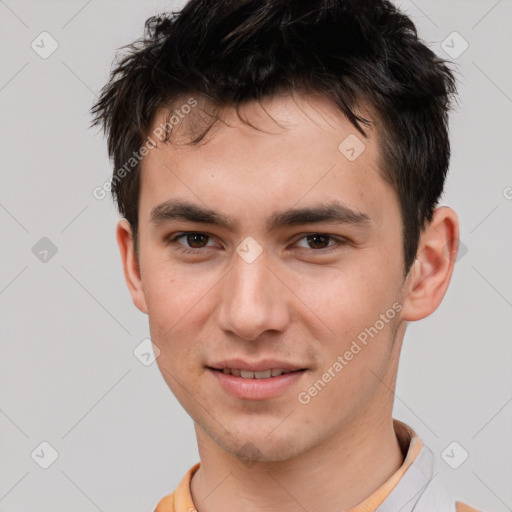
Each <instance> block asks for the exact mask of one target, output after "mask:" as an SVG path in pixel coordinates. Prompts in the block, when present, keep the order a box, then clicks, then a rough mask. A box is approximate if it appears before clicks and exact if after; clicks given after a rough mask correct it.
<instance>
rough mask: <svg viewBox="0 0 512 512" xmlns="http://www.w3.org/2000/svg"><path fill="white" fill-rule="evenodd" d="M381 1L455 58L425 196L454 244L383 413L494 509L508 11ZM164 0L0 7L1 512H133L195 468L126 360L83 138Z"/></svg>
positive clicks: (510, 81)
mask: <svg viewBox="0 0 512 512" xmlns="http://www.w3.org/2000/svg"><path fill="white" fill-rule="evenodd" d="M399 4H400V6H402V8H403V9H404V10H405V11H406V12H407V13H408V14H409V15H410V16H411V17H412V19H413V21H414V22H415V23H416V25H417V27H418V31H419V33H420V35H421V37H422V38H423V39H424V40H425V41H426V43H427V44H428V45H429V46H430V47H431V48H432V49H433V50H434V51H436V53H438V54H439V55H441V56H443V57H444V58H448V55H446V54H445V53H444V50H443V49H442V47H441V43H442V41H443V40H445V39H446V38H447V37H448V36H449V35H450V34H451V33H452V32H453V31H457V32H458V33H459V34H460V35H461V36H462V37H463V38H464V39H465V40H466V41H467V42H468V44H469V47H468V49H467V50H466V51H465V52H464V53H463V54H462V55H460V56H459V57H457V58H456V59H454V60H455V62H457V64H458V66H459V72H460V73H461V75H459V76H458V79H459V88H460V96H459V102H460V105H459V106H458V107H457V110H456V112H454V113H452V117H451V139H452V148H453V157H452V162H451V174H450V176H449V178H448V182H447V187H446V193H445V196H444V198H443V201H442V204H447V205H450V206H452V207H453V208H454V209H455V210H456V211H457V212H458V214H459V218H460V222H461V240H462V243H463V244H464V247H465V249H463V251H462V253H461V257H460V258H459V261H458V262H457V264H456V268H455V273H454V277H453V281H452V284H451V287H450V289H449V291H448V293H447V296H446V298H445V300H444V302H443V304H442V305H441V307H440V308H439V309H438V310H437V311H436V312H435V313H434V314H433V315H432V316H431V317H429V318H428V319H425V320H423V321H421V322H419V323H415V324H411V325H410V326H409V329H408V332H407V334H406V340H405V344H404V349H403V354H402V359H401V363H400V370H399V377H398V386H397V390H396V406H395V411H394V416H395V417H397V418H399V419H401V420H403V421H405V422H406V423H408V424H410V425H411V426H412V427H413V428H414V429H415V430H416V431H417V432H418V434H419V435H420V436H421V437H422V438H423V440H424V442H425V443H426V444H427V445H428V446H430V447H431V448H432V449H433V451H434V453H435V454H436V459H437V460H436V464H437V466H436V467H437V469H436V471H439V475H438V476H437V477H436V478H441V479H443V480H444V481H445V482H446V483H447V485H448V486H450V487H452V488H453V489H454V491H455V492H456V494H457V495H458V496H459V498H460V499H461V500H463V501H466V502H467V503H469V504H471V505H473V506H475V507H477V508H481V509H483V510H484V511H489V512H490V511H496V512H504V511H506V510H512V508H511V507H512V485H511V484H512V456H511V455H512V435H511V425H512V385H511V380H512V372H511V351H512V349H511V343H510V341H511V337H510V334H511V330H512V329H511V308H512V286H511V284H512V283H511V281H512V279H511V264H510V263H511V261H512V259H511V237H510V233H511V209H512V200H511V199H510V198H511V197H512V189H511V188H510V187H512V176H511V173H510V163H511V161H512V159H511V152H512V149H511V146H512V123H511V113H512V71H511V64H510V57H511V55H512V52H511V50H512V35H511V30H510V20H511V19H512V0H500V1H495V0H489V1H487V0H485V1H484V0H479V1H468V0H464V1H450V2H441V1H427V0H415V1H414V2H412V1H403V2H400V3H399ZM181 5H182V2H176V3H174V4H173V3H171V2H168V1H167V2H164V1H145V2H142V1H137V2H134V1H122V2H121V1H118V2H116V1H100V0H92V1H88V2H86V1H84V0H80V1H67V2H65V1H53V2H50V1H25V0H5V1H4V0H0V48H1V52H0V59H1V62H0V69H1V74H0V111H1V126H0V129H1V133H0V141H1V151H0V171H1V174H2V175H1V192H0V226H1V240H2V264H1V265H0V311H1V319H2V322H1V340H2V341H1V343H2V345H1V348H2V351H1V357H0V439H1V445H0V450H1V451H0V510H1V511H9V512H21V511H28V510H37V511H39V512H46V511H48V512H49V511H52V512H58V511H64V510H69V509H70V508H72V509H73V510H74V511H75V512H86V511H87V512H88V511H95V510H101V511H105V512H106V511H119V510H125V511H126V512H130V511H152V510H153V508H154V506H155V505H156V503H157V502H158V500H159V499H160V498H161V497H163V496H164V495H165V494H167V493H169V492H171V491H173V490H174V488H175V486H176V485H177V483H178V481H179V480H180V479H181V477H182V476H183V474H184V473H185V471H186V470H188V468H189V467H190V466H192V464H194V463H195V462H196V461H197V460H198V453H197V449H196V446H195V437H194V433H193V428H192V427H193V425H192V421H191V420H190V419H189V418H188V416H187V415H186V414H185V413H184V412H183V410H182V409H181V407H180V406H179V404H178V403H177V401H176V400H175V399H174V397H173V396H172V394H171V392H170V391H169V390H168V388H167V386H166V385H165V383H164V381H163V379H162V377H161V376H160V373H159V371H158V368H157V366H156V364H152V365H151V366H147V367H146V366H144V365H143V364H142V363H141V362H140V361H139V360H138V359H137V358H136V357H134V354H133V350H134V348H135V347H136V346H137V345H139V343H140V342H141V340H143V339H144V338H146V337H147V336H148V335H149V330H148V327H147V318H146V317H145V316H144V315H143V314H141V313H140V312H139V311H138V310H137V309H136V308H135V306H133V304H132V302H131V299H130V296H129V294H128V291H127V289H126V288H125V284H124V281H123V277H122V271H121V265H120V260H119V255H118V250H117V245H116V243H115V238H114V229H115V223H116V220H117V213H116V211H115V208H114V206H113V204H112V201H111V199H110V198H109V197H107V198H106V199H103V200H97V199H95V198H94V197H93V195H92V190H93V189H94V188H95V187H96V186H101V185H102V184H103V183H104V182H105V180H107V179H108V177H109V175H110V173H111V168H110V165H109V161H108V158H107V154H106V146H105V142H104V140H103V139H102V136H101V135H100V134H97V132H96V131H95V130H90V129H88V128H87V126H88V123H89V120H90V117H89V115H88V109H89V108H90V107H91V105H92V103H93V100H94V96H95V94H97V92H98V91H99V89H100V87H101V86H102V85H103V84H104V83H105V81H106V80H107V77H108V72H109V69H110V64H111V62H112V59H113V57H114V52H115V49H116V48H118V47H120V46H121V45H123V44H127V43H129V42H131V41H133V40H134V39H135V38H137V37H138V36H140V35H141V33H142V27H143V22H144V21H145V20H146V18H147V17H149V16H150V15H152V14H155V13H158V12H161V11H164V10H167V9H171V8H174V9H178V8H179V7H180V6H181ZM42 31H47V32H49V33H50V34H51V36H52V37H53V38H54V39H55V40H56V41H57V42H58V44H59V47H58V49H57V50H56V51H55V53H53V54H52V55H51V56H50V57H49V58H47V59H42V58H41V57H40V56H39V55H38V54H37V53H36V52H35V51H34V50H33V49H32V48H31V43H32V41H33V40H34V39H36V38H37V37H38V35H39V34H40V33H41V32H42ZM448 41H450V39H449V40H448ZM457 45H459V43H455V49H457V48H460V46H457ZM46 48H48V46H46ZM507 187H508V188H507ZM42 237H47V238H48V239H50V240H51V241H52V243H53V244H55V246H56V247H57V253H56V254H55V255H53V256H52V257H51V253H49V254H48V256H47V261H46V262H43V261H40V259H39V257H43V256H42V255H41V253H40V254H39V257H36V254H34V253H33V251H32V248H33V247H34V246H35V245H36V244H37V243H38V241H39V240H40V239H41V238H42ZM43 243H44V242H43ZM37 247H39V246H36V248H37ZM466 249H467V252H465V253H464V251H465V250H466ZM39 250H41V249H39ZM35 252H36V253H37V251H35ZM43 441H46V442H48V443H50V445H52V446H53V447H54V448H55V450H56V451H57V452H58V454H59V457H58V459H57V460H56V461H55V462H54V463H53V464H52V465H51V466H50V467H49V468H48V469H42V468H41V467H40V466H39V465H38V464H37V463H36V462H35V460H33V458H31V453H32V452H33V450H34V449H36V448H37V447H38V446H39V445H40V443H41V442H43ZM452 441H457V442H458V443H459V444H460V445H461V446H462V447H464V449H465V450H467V451H468V453H469V458H468V459H467V460H466V461H465V462H464V463H463V464H462V465H461V466H460V467H459V468H458V469H452V468H451V467H449V466H448V465H447V464H446V462H445V461H444V460H443V458H442V457H441V453H442V452H443V450H444V449H445V448H446V447H447V446H448V445H449V444H450V443H451V442H452ZM48 454H49V452H48V450H46V451H45V452H44V456H43V455H41V454H40V460H42V459H44V457H48V456H49V455H48ZM457 456H458V455H457ZM35 458H36V460H37V457H35Z"/></svg>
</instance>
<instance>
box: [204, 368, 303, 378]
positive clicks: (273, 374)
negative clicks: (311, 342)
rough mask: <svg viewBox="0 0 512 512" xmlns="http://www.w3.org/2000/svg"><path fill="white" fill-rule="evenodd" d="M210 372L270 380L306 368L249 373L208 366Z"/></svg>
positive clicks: (247, 371)
mask: <svg viewBox="0 0 512 512" xmlns="http://www.w3.org/2000/svg"><path fill="white" fill-rule="evenodd" d="M207 368H209V369H210V370H214V371H216V372H221V373H223V374H224V375H233V376H234V377H240V378H242V379H271V378H273V377H279V376H280V375H286V374H288V373H296V372H304V371H306V368H299V369H298V370H283V369H281V368H270V369H267V370H261V371H250V370H242V369H240V368H213V367H211V366H208V367H207Z"/></svg>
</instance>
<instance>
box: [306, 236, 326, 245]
mask: <svg viewBox="0 0 512 512" xmlns="http://www.w3.org/2000/svg"><path fill="white" fill-rule="evenodd" d="M318 238H323V239H324V240H325V239H326V238H327V237H326V236H325V235H309V236H308V243H313V245H315V244H317V245H318V243H320V245H322V242H311V240H314V239H318Z"/></svg>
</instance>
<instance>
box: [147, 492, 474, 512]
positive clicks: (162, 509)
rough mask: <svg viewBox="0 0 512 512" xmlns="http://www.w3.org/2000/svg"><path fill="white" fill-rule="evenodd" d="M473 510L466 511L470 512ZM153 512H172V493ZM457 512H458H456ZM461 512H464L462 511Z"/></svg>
mask: <svg viewBox="0 0 512 512" xmlns="http://www.w3.org/2000/svg"><path fill="white" fill-rule="evenodd" d="M472 510H473V509H468V512H471V511H472ZM155 512H174V493H172V494H168V495H167V496H164V497H163V498H162V499H161V500H160V501H159V502H158V505H157V506H156V508H155ZM457 512H459V511H458V510H457ZM462 512H466V510H463V511H462Z"/></svg>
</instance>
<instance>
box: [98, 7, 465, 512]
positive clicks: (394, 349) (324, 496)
mask: <svg viewBox="0 0 512 512" xmlns="http://www.w3.org/2000/svg"><path fill="white" fill-rule="evenodd" d="M455 92H456V83H455V80H454V78H453V75H452V73H451V71H450V70H449V68H448V67H447V66H446V63H445V62H443V61H442V60H441V59H439V58H438V57H436V55H435V54H434V53H433V52H431V51H430V50H429V49H428V48H427V47H426V46H425V45H424V44H423V43H421V42H420V40H419V39H418V37H417V34H416V29H415V27H414V25H413V23H412V22H411V20H410V19H409V18H408V17H407V16H405V15H404V14H403V13H401V12H400V11H399V10H398V9H397V8H396V7H394V6H393V5H392V4H391V3H390V2H388V1H376V0H371V1H369V0H365V1H361V0H357V1H356V0H322V1H320V0H307V1H299V0H236V1H235V0H191V1H190V2H189V3H187V4H186V5H185V7H184V8H183V10H182V11H181V12H180V13H170V14H167V15H162V16H159V17H154V18H150V19H149V20H148V21H147V22H146V33H145V37H144V38H143V39H142V40H140V41H138V42H136V43H134V44H132V45H130V46H129V52H128V54H127V55H125V56H123V58H122V59H121V60H120V61H119V62H117V64H116V67H115V68H114V69H113V72H112V75H111V78H110V81H109V83H108V84H107V85H106V86H105V87H104V88H103V90H102V92H101V96H100V98H99V100H98V101H97V103H96V104H95V105H94V107H93V109H92V112H93V114H94V116H95V117H94V121H93V124H96V125H98V124H101V125H102V126H103V128H104V130H105V131H106V133H107V135H108V148H109V153H110V155H111V157H112V159H113V162H114V166H115V170H114V175H113V178H112V191H113V195H114V198H115V199H116V200H117V204H118V207H119V211H120V213H121V214H122V215H123V217H124V218H123V219H122V220H120V222H119V224H118V227H117V241H118V244H119V248H120V252H121V257H122V263H123V268H124V275H125V278H126V282H127V285H128V288H129V290H130V293H131V296H132V299H133V302H134V303H135V305H136V306H137V307H138V308H139V309H140V310H141V311H142V312H144V313H146V314H147V315H148V317H149V325H150V332H151V338H152V342H153V344H154V346H155V351H156V352H157V354H159V355H158V358H157V362H158V365H159V368H160V370H161V372H162V375H163V377H164V379H165V380H166V382H167V384H168V385H169V387H170V389H171V390H172V392H173V393H174V394H175V395H176V397H177V399H178V400H179V401H180V403H181V404H182V406H183V407H184V408H185V410H186V411H187V412H188V414H189V415H190V416H191V417H192V419H193V420H194V425H195V430H196V435H197V442H198V448H199V453H200V459H201V460H200V463H198V464H196V465H195V466H194V467H192V468H191V469H190V470H189V471H188V472H187V473H186V474H185V476H184V478H183V480H182V481H181V483H180V484H179V486H178V488H177V489H176V491H175V492H174V493H172V494H169V495H168V496H166V497H164V498H162V499H161V500H160V502H159V503H158V505H157V508H156V511H157V512H171V511H176V512H190V511H193V510H198V511H199V512H217V511H220V510H222V511H223V512H233V511H235V510H237V511H244V512H252V511H254V512H256V511H270V510H272V511H274V510H279V511H280V512H288V511H297V510H307V511H310V512H312V511H318V510H340V511H341V510H350V511H357V512H362V511H365V512H369V511H378V512H391V511H393V512H397V511H402V512H406V511H412V510H414V511H415V512H420V511H422V512H427V511H428V512H437V511H439V512H449V511H457V512H467V511H471V510H475V509H472V508H471V507H469V506H467V505H465V504H463V503H461V502H459V501H456V500H455V498H454V497H453V496H451V495H450V493H449V492H448V491H447V490H446V489H442V488H441V487H440V486H439V484H438V481H437V480H436V479H435V476H434V472H433V460H432V459H433V457H432V452H431V451H430V450H429V449H428V448H427V447H426V446H424V445H423V442H422V441H421V439H420V438H419V437H418V436H417V435H416V433H415V432H414V431H413V430H412V429H411V428H410V427H409V426H407V425H406V424H404V423H402V422H400V421H398V420H396V419H393V418H392V408H393V396H394V395H393V391H394V388H395V382H396V375H397V370H398V361H399V355H400V349H401V345H402V341H403V337H404V334H405V330H406V327H407V323H408V322H410V321H415V320H420V319H422V318H424V317H426V316H428V315H430V314H431V313H432V312H434V311H435V310H436V308H437V307H438V306H439V304H440V303H441V301H442V299H443V296H444V294H445V292H446V289H447V287H448V284H449V282H450V278H451V275H452V271H453V266H454V261H455V258H456V254H457V250H458V234H459V228H458V221H457V216H456V214H455V212H454V211H453V210H451V209H450V208H447V207H438V200H439V197H440V195H441V193H442V190H443V184H444V180H445V176H446V172H447V169H448V165H449V158H450V145H449V139H448V121H447V117H448V115H447V114H448V111H449V109H450V100H451V96H452V95H453V94H454V93H455Z"/></svg>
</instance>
